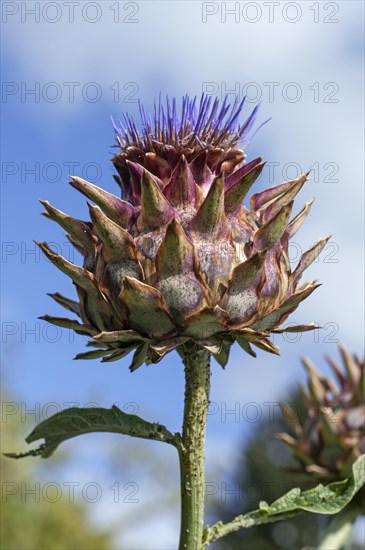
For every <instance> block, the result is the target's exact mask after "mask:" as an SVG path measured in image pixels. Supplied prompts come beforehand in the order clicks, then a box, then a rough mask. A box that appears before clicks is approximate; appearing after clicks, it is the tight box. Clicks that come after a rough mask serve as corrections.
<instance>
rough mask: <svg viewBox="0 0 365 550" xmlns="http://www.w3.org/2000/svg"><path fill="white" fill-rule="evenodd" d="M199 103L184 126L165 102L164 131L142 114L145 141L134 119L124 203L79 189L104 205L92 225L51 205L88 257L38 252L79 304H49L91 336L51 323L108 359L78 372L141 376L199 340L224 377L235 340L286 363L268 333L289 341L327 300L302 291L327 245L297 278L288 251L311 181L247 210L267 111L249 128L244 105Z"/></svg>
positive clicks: (125, 134) (160, 120) (118, 162)
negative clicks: (139, 371)
mask: <svg viewBox="0 0 365 550" xmlns="http://www.w3.org/2000/svg"><path fill="white" fill-rule="evenodd" d="M196 103H197V102H196V98H195V99H189V97H187V96H186V97H184V98H183V100H182V106H181V112H180V114H179V115H178V113H177V108H176V101H175V100H173V101H172V102H170V101H169V100H168V99H167V100H166V105H165V106H163V105H162V104H161V101H159V102H158V103H157V104H156V103H155V113H154V117H153V120H152V119H151V117H150V116H149V117H147V116H146V114H145V112H144V109H143V107H142V106H140V114H141V119H142V131H141V132H139V131H138V130H137V127H136V124H135V122H134V120H133V119H132V118H130V117H129V116H128V115H124V126H123V125H122V124H121V123H120V124H121V127H120V128H118V127H115V129H116V136H117V142H118V145H119V147H120V152H119V153H118V154H116V155H115V156H114V158H113V164H114V166H115V168H116V170H117V171H118V174H119V175H118V176H116V180H117V182H118V183H119V185H120V187H121V190H122V197H123V198H122V199H120V198H118V197H116V196H115V195H112V194H111V193H108V192H106V191H104V190H103V189H100V188H99V187H97V186H95V185H93V184H91V183H88V182H87V181H85V180H83V179H81V178H78V177H73V178H72V181H71V185H72V186H73V187H74V188H75V189H77V190H78V191H80V192H81V193H83V194H84V195H86V196H87V197H88V198H89V199H90V200H91V201H93V202H94V203H95V204H96V206H94V205H91V204H90V205H89V208H90V216H91V222H83V221H80V220H77V219H74V218H71V217H70V216H68V215H66V214H64V213H63V212H61V211H60V210H57V209H56V208H54V207H53V206H51V205H50V204H49V203H48V202H47V201H41V202H42V204H43V205H44V206H45V209H46V212H45V215H46V216H48V217H49V218H51V219H52V220H54V221H56V222H58V223H59V224H60V225H61V226H62V227H63V228H64V229H65V230H66V231H67V232H68V236H69V238H70V240H71V242H72V243H73V244H74V246H75V247H76V248H77V250H79V251H80V252H81V254H82V255H83V257H84V265H83V267H78V266H76V265H74V264H73V263H71V262H69V261H67V260H66V259H65V258H63V257H61V256H59V255H58V254H56V253H55V252H53V251H52V250H51V249H50V248H49V247H48V246H47V244H45V243H39V245H40V247H41V249H42V250H43V252H44V253H45V255H46V256H47V257H48V258H49V259H50V260H51V262H53V263H54V264H55V265H56V266H57V267H58V268H59V269H60V270H61V271H63V272H64V273H66V274H67V275H69V276H70V277H71V279H72V280H73V282H74V283H75V285H76V289H77V293H78V297H79V302H78V303H77V302H74V301H73V300H69V299H67V298H64V297H63V296H61V295H60V294H58V293H56V294H53V295H51V296H52V297H53V298H54V299H55V300H56V301H57V302H58V303H60V304H61V305H62V306H64V307H66V308H67V309H69V310H71V311H72V312H73V313H75V314H77V315H79V316H80V317H81V320H82V323H79V322H78V321H76V320H69V319H65V318H58V317H50V316H44V317H42V318H43V319H45V320H47V321H48V322H50V323H53V324H55V325H58V326H62V327H68V328H70V329H73V330H75V331H76V332H78V333H81V334H87V335H90V336H91V337H93V341H92V342H90V343H89V345H91V346H92V347H94V348H98V349H94V350H92V351H89V352H87V353H82V354H80V355H78V356H77V358H82V359H86V358H98V357H103V361H113V360H116V359H120V358H122V357H124V356H126V355H127V354H128V353H129V352H131V351H132V350H135V353H134V357H133V361H132V365H131V369H132V370H135V369H136V368H138V367H139V366H140V365H142V364H143V363H144V362H147V363H150V362H152V363H156V362H158V361H160V360H161V359H162V357H164V355H166V354H167V353H168V352H170V351H171V350H173V349H174V348H178V346H180V345H182V344H184V343H185V342H187V341H188V340H192V341H194V342H195V343H197V344H198V345H199V346H202V347H204V348H206V349H207V350H209V352H211V353H212V354H213V355H214V356H215V358H216V359H217V361H218V362H219V363H220V364H221V365H222V366H225V364H226V362H227V360H228V354H229V349H230V346H231V344H232V343H233V342H234V341H235V340H237V341H238V343H239V344H240V345H241V346H242V348H243V349H244V350H245V351H246V352H248V353H250V354H251V355H255V353H254V351H253V349H252V347H251V344H253V345H255V346H257V347H258V348H261V349H264V350H266V351H269V352H273V353H278V348H277V346H275V345H274V344H273V343H272V342H271V341H270V340H269V335H270V332H281V331H283V330H284V329H283V328H280V324H281V323H282V322H283V321H284V320H285V319H286V318H287V317H288V315H289V314H290V313H291V312H292V311H293V310H295V309H296V307H297V306H298V304H299V303H300V302H301V301H302V300H304V299H305V298H306V297H307V296H309V295H310V294H311V293H312V292H313V290H314V289H315V288H316V287H317V286H318V284H316V282H315V281H310V282H307V283H305V284H304V285H302V286H300V287H298V283H299V280H300V278H301V275H302V273H303V271H304V270H305V269H306V268H307V267H308V266H309V265H310V264H311V263H312V262H313V260H314V259H315V258H316V257H317V256H318V254H319V253H320V251H321V250H322V249H323V247H324V246H325V244H326V242H327V239H321V240H320V241H319V242H318V243H317V244H315V245H314V246H313V247H312V248H310V249H309V250H308V251H307V252H305V253H304V254H303V256H302V258H301V260H300V262H299V263H298V265H297V267H296V268H295V269H294V271H291V268H290V263H289V259H288V241H289V239H290V238H291V237H292V236H293V235H294V234H295V233H296V231H297V230H298V228H299V227H300V225H301V224H302V222H303V221H304V219H305V218H306V216H307V214H308V212H309V209H310V206H311V202H309V203H307V204H306V206H305V207H304V209H303V210H302V211H301V212H300V213H299V214H298V215H297V216H295V217H294V219H292V220H291V221H290V215H291V211H292V207H293V199H294V197H295V195H296V194H297V193H298V191H299V190H300V189H301V188H302V186H303V184H304V182H305V181H306V179H307V174H304V175H302V176H301V177H299V178H298V179H296V180H292V181H287V182H285V183H282V184H280V185H277V186H274V187H270V188H269V189H266V190H265V191H262V192H260V193H257V194H255V195H253V196H252V197H251V200H250V209H249V210H248V209H247V208H246V207H245V206H243V204H242V201H243V199H244V198H245V196H246V194H247V193H248V191H249V189H250V188H251V186H252V184H253V183H254V181H255V180H256V179H257V178H258V176H259V175H260V174H261V171H262V169H263V166H264V163H263V162H262V158H256V159H254V160H252V161H251V162H249V163H247V164H246V163H245V157H246V155H245V153H244V150H243V149H242V148H239V146H238V145H239V143H240V141H242V139H243V138H244V137H246V136H247V132H248V131H249V129H250V128H251V127H252V124H253V121H254V119H255V115H256V110H257V109H255V110H254V111H253V112H252V114H251V116H250V117H249V118H248V119H247V120H246V121H245V122H244V123H243V124H239V123H238V122H237V120H238V118H239V116H240V113H241V110H242V106H243V101H242V102H240V103H239V102H238V101H236V102H235V103H234V105H233V106H232V107H231V106H230V105H227V100H226V99H225V100H224V101H223V103H220V102H219V100H218V99H216V100H215V101H214V102H212V101H211V97H209V98H208V97H204V96H202V98H201V100H200V104H199V106H197V105H196ZM312 328H314V325H302V326H297V327H295V328H294V330H296V331H303V330H310V329H312ZM292 330H293V327H292Z"/></svg>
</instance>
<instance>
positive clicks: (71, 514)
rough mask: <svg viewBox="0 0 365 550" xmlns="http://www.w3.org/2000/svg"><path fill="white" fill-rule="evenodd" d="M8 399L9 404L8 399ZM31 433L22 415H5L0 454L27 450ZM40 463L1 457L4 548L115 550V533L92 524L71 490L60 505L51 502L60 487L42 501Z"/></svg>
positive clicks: (9, 549)
mask: <svg viewBox="0 0 365 550" xmlns="http://www.w3.org/2000/svg"><path fill="white" fill-rule="evenodd" d="M6 401H7V402H10V400H9V399H8V398H7V399H6ZM3 403H4V401H3ZM3 412H4V410H3ZM28 431H29V426H28V425H25V424H24V423H21V422H20V421H19V416H17V415H8V416H7V415H6V414H2V430H1V432H2V435H1V451H2V452H5V451H9V450H14V449H21V448H24V435H25V434H26V433H27V432H28ZM39 464H40V459H39V458H28V459H24V461H23V460H22V461H21V462H20V461H15V460H12V459H10V458H4V457H2V458H1V493H2V494H1V524H0V525H1V549H2V550H61V549H65V548H68V549H72V550H77V549H80V550H81V549H82V550H89V549H90V550H111V549H112V548H113V547H115V546H114V544H113V542H112V538H111V535H110V534H107V533H103V532H100V531H98V530H97V529H96V528H95V527H94V526H93V525H92V523H91V522H90V521H89V519H88V517H87V511H86V509H85V506H84V505H83V503H82V502H78V501H77V500H76V498H75V502H69V500H72V499H69V494H68V491H65V490H63V491H62V496H61V498H60V500H58V501H57V502H50V501H52V500H56V499H57V492H56V488H54V489H52V488H50V490H49V491H48V492H47V498H46V499H44V498H42V481H41V480H40V479H39V478H38V475H37V465H39ZM37 482H40V492H39V493H40V498H39V499H38V498H37V496H36V495H34V494H30V491H31V490H32V489H33V490H34V488H35V484H36V483H37ZM22 484H23V485H22ZM22 487H23V488H22ZM63 489H64V487H63ZM26 490H28V491H29V494H26ZM11 493H13V494H11ZM37 500H39V502H37Z"/></svg>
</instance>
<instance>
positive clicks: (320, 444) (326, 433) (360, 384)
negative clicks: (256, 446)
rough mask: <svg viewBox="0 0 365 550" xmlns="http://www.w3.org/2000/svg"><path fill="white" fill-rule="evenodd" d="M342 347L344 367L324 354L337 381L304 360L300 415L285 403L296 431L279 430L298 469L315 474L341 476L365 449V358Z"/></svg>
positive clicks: (280, 436)
mask: <svg viewBox="0 0 365 550" xmlns="http://www.w3.org/2000/svg"><path fill="white" fill-rule="evenodd" d="M340 353H341V359H342V363H343V368H341V367H340V366H339V365H338V363H336V361H334V359H333V358H332V357H327V360H328V363H329V365H330V366H331V368H332V371H333V373H334V375H335V377H336V381H337V384H334V383H333V381H332V380H331V379H330V378H327V377H325V376H323V375H321V374H320V373H319V372H318V371H317V369H316V368H315V367H314V365H313V364H312V363H311V362H310V361H309V359H304V360H303V363H304V366H305V368H306V370H307V373H308V384H307V387H304V388H303V394H304V399H305V403H306V410H305V415H304V418H303V419H302V420H301V421H300V420H299V418H298V416H297V415H296V414H295V413H294V411H293V410H291V408H290V406H289V405H286V406H285V409H286V412H287V413H288V414H289V417H290V418H291V421H292V427H293V429H294V435H289V434H285V433H284V434H278V436H277V437H278V439H280V440H281V441H284V443H286V444H287V445H288V446H289V447H290V449H291V450H292V451H293V454H294V456H295V457H296V458H297V459H298V460H299V462H300V464H301V470H302V471H303V472H305V473H306V474H309V475H310V476H311V477H313V478H323V479H326V478H337V479H338V478H345V477H347V476H348V475H350V474H351V467H352V465H353V463H354V462H355V460H356V459H357V458H358V457H359V456H360V455H361V454H363V453H365V403H364V397H365V363H364V360H360V359H359V358H358V357H356V356H355V355H350V354H349V353H348V351H347V350H346V349H345V348H344V347H343V346H340Z"/></svg>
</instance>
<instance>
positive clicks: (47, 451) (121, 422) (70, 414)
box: [5, 405, 179, 458]
mask: <svg viewBox="0 0 365 550" xmlns="http://www.w3.org/2000/svg"><path fill="white" fill-rule="evenodd" d="M92 432H110V433H119V434H124V435H130V436H134V437H141V438H143V439H152V440H155V441H163V442H165V443H170V444H171V445H174V446H176V445H177V444H178V440H179V435H178V434H175V435H174V434H172V433H171V432H169V431H168V430H167V428H165V426H162V425H161V424H158V423H152V422H147V421H146V420H143V418H140V417H139V416H136V415H134V414H127V413H124V412H123V411H121V410H120V409H118V407H116V406H114V405H113V406H112V408H111V409H101V408H86V409H79V408H77V407H71V408H69V409H65V410H64V411H61V412H59V413H57V414H54V415H53V416H51V417H50V418H47V419H46V420H43V422H41V423H40V424H38V426H36V427H35V428H34V430H33V431H32V433H31V434H29V435H28V437H27V438H26V442H27V443H33V441H37V440H38V439H44V440H45V443H43V444H42V445H40V446H39V447H38V448H37V449H34V450H32V451H28V452H25V453H19V454H17V453H5V456H8V457H10V458H23V457H25V456H41V457H42V458H48V457H49V456H51V455H52V454H53V453H54V451H55V450H56V449H57V447H58V445H60V443H62V442H63V441H66V440H67V439H71V438H72V437H76V436H78V435H82V434H87V433H92Z"/></svg>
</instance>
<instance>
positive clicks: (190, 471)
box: [179, 344, 210, 550]
mask: <svg viewBox="0 0 365 550" xmlns="http://www.w3.org/2000/svg"><path fill="white" fill-rule="evenodd" d="M181 356H182V358H183V362H184V365H185V404H184V424H183V432H182V442H181V446H180V448H179V458H180V474H181V531H180V543H179V550H200V549H201V548H202V535H203V521H204V508H205V468H204V450H205V431H206V424H207V414H208V404H209V390H210V354H209V352H208V351H206V350H204V349H202V348H199V347H198V346H196V345H194V344H185V345H184V346H183V347H182V348H181Z"/></svg>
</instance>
